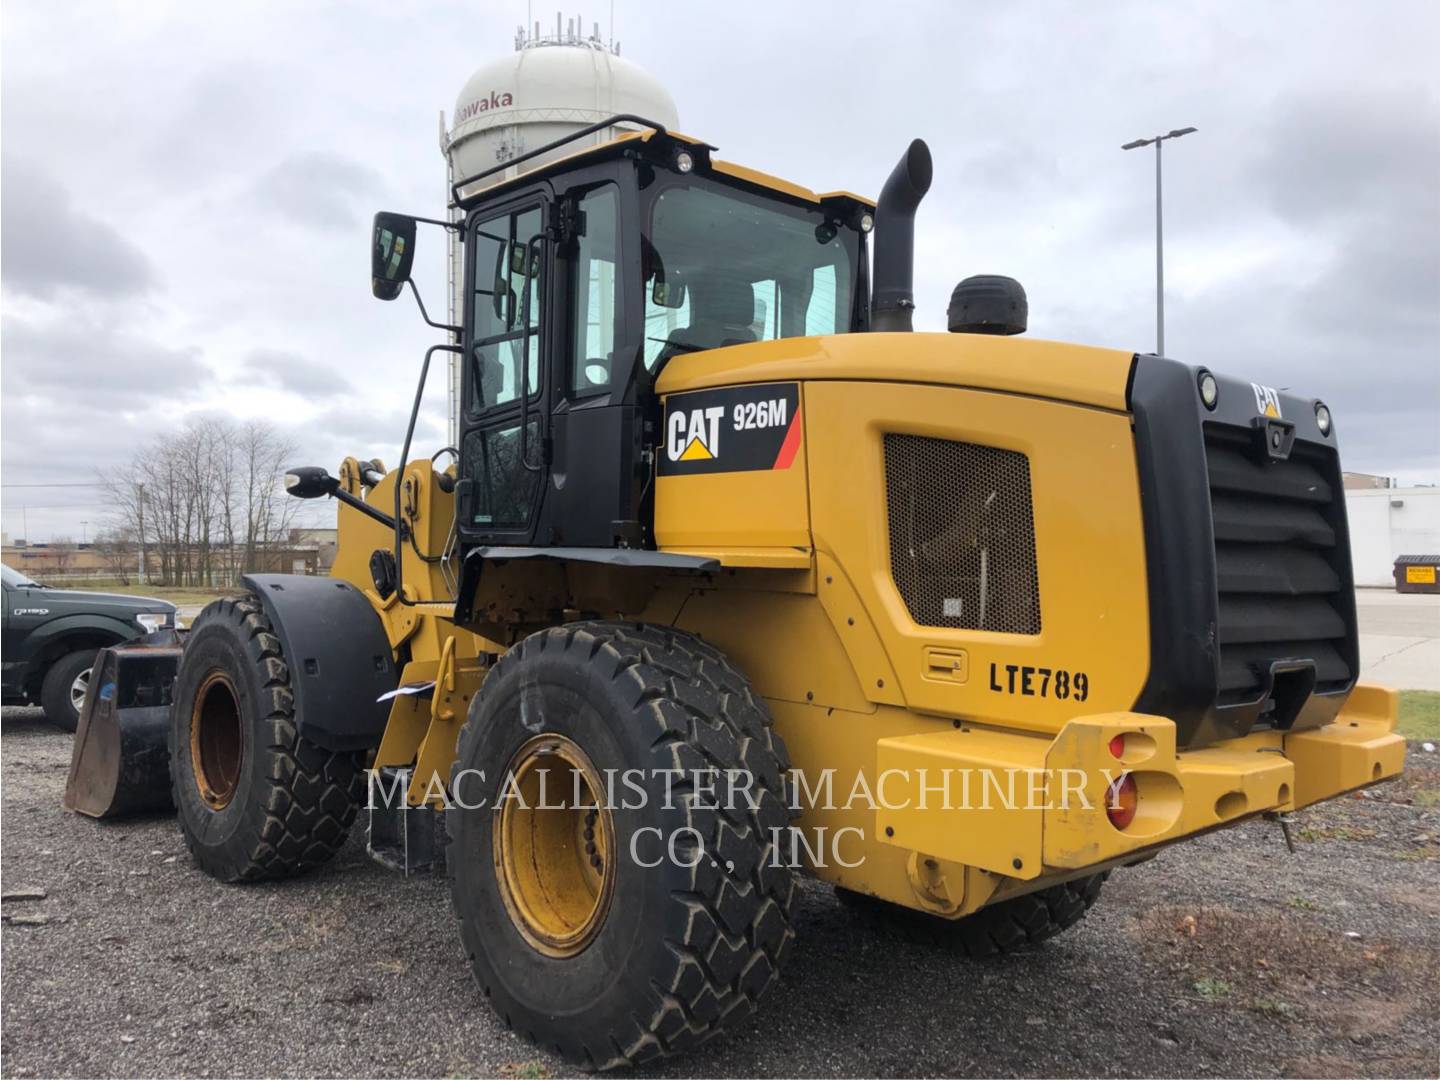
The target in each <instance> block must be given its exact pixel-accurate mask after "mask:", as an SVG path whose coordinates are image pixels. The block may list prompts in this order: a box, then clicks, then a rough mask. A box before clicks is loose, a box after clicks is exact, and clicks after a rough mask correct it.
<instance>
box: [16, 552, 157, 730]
mask: <svg viewBox="0 0 1440 1080" xmlns="http://www.w3.org/2000/svg"><path fill="white" fill-rule="evenodd" d="M0 582H3V586H4V602H5V613H4V631H3V635H4V636H3V656H4V659H3V664H0V667H3V679H0V700H3V702H4V704H6V705H37V704H38V705H41V706H43V707H44V709H45V715H46V717H47V718H48V719H49V720H50V722H51V723H53V724H55V725H56V726H58V727H61V728H64V729H65V730H66V731H74V730H75V727H76V725H77V724H78V723H79V720H80V707H81V706H82V705H84V703H85V692H86V690H87V689H88V687H89V683H90V667H91V664H92V663H93V662H94V660H95V651H96V650H97V649H101V648H104V647H105V646H106V645H118V644H119V643H120V642H122V641H129V640H131V639H132V638H137V637H139V636H140V635H141V634H148V633H150V632H151V631H154V630H163V629H165V628H167V627H174V626H175V625H176V618H175V605H174V604H171V603H169V602H168V601H165V600H155V599H152V598H150V597H146V596H120V595H115V594H112V593H97V592H81V591H78V590H73V589H56V588H52V587H51V586H49V585H42V584H40V583H39V582H38V581H33V580H32V579H30V578H28V577H26V576H25V575H24V574H22V573H20V572H19V571H18V570H15V569H14V568H13V567H9V566H6V567H3V568H0Z"/></svg>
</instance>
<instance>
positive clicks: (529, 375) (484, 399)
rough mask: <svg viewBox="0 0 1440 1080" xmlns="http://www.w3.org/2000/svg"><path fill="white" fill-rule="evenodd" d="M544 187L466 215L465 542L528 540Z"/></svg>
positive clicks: (538, 471) (538, 458) (544, 367)
mask: <svg viewBox="0 0 1440 1080" xmlns="http://www.w3.org/2000/svg"><path fill="white" fill-rule="evenodd" d="M549 208H550V200H549V197H548V194H547V192H546V191H543V190H538V189H537V190H534V191H531V192H528V193H525V194H523V195H520V196H517V197H516V198H515V199H512V200H509V201H507V202H506V203H505V204H503V205H502V206H500V207H497V208H494V209H488V210H482V211H477V212H476V213H475V214H474V215H472V217H471V219H470V223H469V227H468V232H467V236H466V259H467V276H466V297H467V300H468V304H467V309H466V312H465V322H464V326H465V375H464V379H463V397H464V403H463V405H462V412H461V430H462V436H461V445H460V470H461V487H460V489H459V496H460V498H459V505H458V508H457V513H458V517H459V527H460V531H461V533H462V534H463V535H464V538H465V539H466V540H467V541H468V542H470V543H477V542H478V543H492V544H522V543H528V542H529V541H530V539H531V538H532V537H533V535H534V532H535V526H536V522H537V520H538V518H539V502H540V499H541V497H542V496H543V494H544V491H545V484H544V483H542V479H543V477H544V476H545V475H546V473H547V470H548V464H549V463H548V461H547V452H548V451H547V447H548V436H549V417H548V415H547V410H546V409H545V407H544V403H545V401H546V394H547V392H548V387H547V383H548V381H549V377H548V368H549V366H550V365H549V364H547V363H546V362H545V361H546V350H547V349H548V348H550V347H551V341H550V338H551V337H552V335H551V334H549V333H547V332H546V327H547V326H548V325H550V322H551V320H550V317H549V316H550V312H549V305H550V303H551V297H550V291H551V290H550V289H549V288H548V285H547V279H548V277H549V267H550V262H551V256H552V253H551V250H550V242H549V240H548V238H547V237H546V235H545V224H546V221H547V216H548V213H549Z"/></svg>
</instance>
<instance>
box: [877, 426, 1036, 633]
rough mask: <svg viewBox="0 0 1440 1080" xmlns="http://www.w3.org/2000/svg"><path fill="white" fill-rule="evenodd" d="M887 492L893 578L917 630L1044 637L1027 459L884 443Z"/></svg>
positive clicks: (892, 438)
mask: <svg viewBox="0 0 1440 1080" xmlns="http://www.w3.org/2000/svg"><path fill="white" fill-rule="evenodd" d="M885 487H886V506H887V509H888V513H889V520H890V570H891V573H892V575H893V576H894V578H895V585H896V588H898V589H899V590H900V595H901V597H902V598H903V599H904V601H905V606H906V608H907V609H909V612H910V617H911V618H912V619H914V620H915V622H916V623H917V624H918V625H920V626H941V627H949V628H951V629H957V630H994V631H997V632H1000V633H1009V634H1038V633H1039V632H1040V582H1039V575H1038V573H1037V571H1036V566H1035V512H1034V507H1033V506H1032V505H1031V499H1030V459H1029V458H1027V457H1026V456H1025V455H1024V454H1021V453H1017V452H1016V451H1013V450H999V449H996V448H995V447H993V446H979V445H977V444H975V443H965V442H954V441H951V440H949V439H931V438H926V437H923V436H919V435H886V436H885Z"/></svg>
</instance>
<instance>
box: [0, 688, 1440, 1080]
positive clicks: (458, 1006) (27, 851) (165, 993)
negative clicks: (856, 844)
mask: <svg viewBox="0 0 1440 1080" xmlns="http://www.w3.org/2000/svg"><path fill="white" fill-rule="evenodd" d="M68 762H69V739H68V737H67V736H65V735H63V734H61V733H60V732H58V731H56V730H55V729H53V728H51V727H48V726H47V725H46V724H45V723H44V721H43V719H42V718H41V717H40V714H39V713H38V712H37V711H34V710H20V709H6V710H4V714H3V726H0V778H3V787H4V793H3V837H4V840H3V857H0V879H3V888H4V891H5V892H6V893H7V894H9V893H11V892H15V891H20V890H23V889H43V890H44V893H45V898H44V899H30V900H25V899H6V900H4V901H3V913H4V915H5V917H6V921H5V924H4V926H3V929H0V935H3V937H0V946H3V950H0V953H3V955H0V978H3V984H0V990H3V1003H0V1016H3V1029H0V1073H3V1074H4V1075H5V1076H15V1077H20V1076H137V1075H138V1076H145V1075H177V1074H183V1075H192V1076H210V1075H217V1076H218V1075H234V1076H261V1075H267V1076H313V1075H326V1076H337V1075H350V1076H399V1075H409V1076H460V1075H479V1074H488V1075H501V1076H509V1077H544V1076H549V1075H552V1074H560V1073H563V1072H566V1071H567V1070H566V1067H565V1066H564V1064H563V1063H561V1062H559V1061H556V1060H554V1059H553V1058H550V1057H548V1056H546V1055H544V1054H542V1053H540V1052H538V1051H536V1050H535V1049H534V1048H532V1047H531V1046H529V1045H528V1044H526V1043H525V1042H523V1041H522V1040H521V1039H519V1038H517V1037H515V1036H513V1035H511V1034H510V1033H509V1032H508V1031H506V1030H505V1028H504V1026H503V1024H501V1023H500V1021H499V1020H497V1019H496V1017H495V1016H494V1015H493V1014H492V1013H491V1012H490V1010H489V1009H488V1008H487V1007H486V1005H485V1003H484V1001H483V999H482V998H481V996H480V994H479V992H478V991H477V990H476V988H475V987H474V985H473V983H472V982H471V980H470V976H469V972H468V971H467V969H466V966H465V963H464V960H463V958H462V957H461V955H460V949H459V945H458V939H457V935H456V931H455V928H454V926H453V924H452V919H451V915H450V910H449V902H448V895H447V890H446V885H445V883H444V881H443V880H440V879H437V878H435V877H432V876H429V875H422V876H416V877H412V878H410V879H408V880H407V879H404V878H401V877H399V876H396V875H395V874H393V873H391V872H390V871H387V870H384V869H382V868H381V867H380V866H378V865H377V864H374V863H372V862H371V861H370V860H369V859H368V858H367V857H366V855H365V852H364V848H363V842H362V841H363V838H362V837H361V836H360V835H359V830H357V833H356V835H354V836H353V837H352V840H351V843H350V845H349V846H348V848H347V849H346V850H345V851H344V852H343V854H342V855H341V857H340V858H339V859H337V860H336V861H335V862H334V863H333V864H332V865H331V866H329V867H327V868H325V869H324V870H323V871H322V872H319V873H315V874H313V875H311V876H309V877H306V878H303V879H300V880H296V881H290V882H284V883H280V884H271V885H262V886H250V887H226V886H221V885H217V884H215V883H214V882H212V881H211V880H210V879H208V878H207V877H205V876H204V875H203V874H201V873H200V872H199V871H197V870H196V869H194V868H193V867H192V866H191V865H190V863H189V859H188V856H186V854H185V853H184V849H183V846H182V844H181V841H180V837H179V834H178V831H177V829H176V826H175V823H174V821H173V820H172V819H171V818H168V817H154V818H148V819H141V820H138V821H128V822H124V823H120V824H105V823H97V822H94V821H90V820H87V819H84V818H79V817H76V816H74V815H70V814H67V813H65V812H63V811H62V810H61V809H60V796H61V791H62V789H63V786H64V781H65V773H66V768H67V766H68ZM1294 835H1295V841H1296V846H1297V848H1298V853H1297V854H1295V855H1293V856H1292V855H1290V854H1288V853H1287V851H1286V848H1285V845H1284V843H1283V840H1282V838H1281V835H1280V832H1279V829H1278V826H1276V825H1274V824H1269V823H1265V822H1261V821H1250V822H1246V823H1243V824H1241V825H1239V826H1237V827H1235V828H1233V829H1230V830H1227V831H1224V832H1220V833H1215V834H1212V835H1209V836H1206V837H1203V838H1201V839H1199V840H1196V841H1194V842H1192V843H1189V844H1186V845H1181V846H1179V847H1177V848H1174V849H1172V850H1169V851H1166V852H1164V853H1162V854H1161V855H1160V856H1159V857H1158V858H1156V859H1154V860H1152V861H1151V862H1148V863H1146V864H1144V865H1142V866H1139V867H1136V868H1133V869H1130V870H1124V871H1120V872H1118V873H1117V874H1115V875H1114V876H1113V877H1112V878H1111V880H1110V882H1109V884H1108V885H1107V886H1106V888H1105V892H1104V894H1103V895H1102V896H1101V899H1100V902H1099V904H1098V905H1097V906H1096V908H1095V909H1094V911H1093V912H1092V913H1091V915H1090V917H1089V918H1087V919H1086V920H1085V921H1084V922H1083V923H1082V924H1081V925H1080V926H1079V927H1077V928H1076V929H1075V930H1073V931H1071V932H1070V933H1068V934H1065V935H1063V936H1062V937H1060V938H1058V939H1056V940H1054V941H1052V942H1050V943H1049V944H1048V945H1046V946H1045V947H1043V948H1041V949H1038V950H1036V951H1034V952H1032V953H1028V954H1023V955H1020V956H1014V957H1011V958H1008V959H1004V960H1000V961H994V962H990V961H987V962H973V961H967V960H965V959H962V958H960V957H958V956H953V955H949V954H947V953H941V952H935V951H933V950H927V949H925V948H922V947H920V946H918V945H913V944H908V943H904V942H901V941H897V940H893V939H890V938H887V937H885V936H882V935H877V934H876V933H875V932H873V931H872V930H870V929H867V928H866V926H865V925H864V924H862V923H861V922H860V921H859V920H858V919H857V917H856V916H855V915H853V914H852V913H851V912H850V911H849V909H847V908H845V907H842V906H841V905H840V904H839V903H838V902H837V901H836V900H835V898H834V896H833V895H832V894H831V892H830V891H829V890H828V889H826V888H823V887H820V886H818V885H809V886H807V887H806V888H805V889H804V891H803V892H802V895H801V898H800V902H799V910H798V923H799V930H800V940H799V943H798V947H797V948H796V949H795V951H794V953H793V955H792V962H791V964H790V966H789V968H788V969H787V972H786V976H785V979H784V980H783V982H782V984H781V986H780V987H779V988H778V990H777V991H776V992H775V993H773V994H772V995H771V996H770V997H769V998H767V1000H766V1001H765V1002H764V1003H763V1005H762V1008H761V1011H760V1015H759V1016H758V1017H756V1018H754V1019H753V1020H751V1021H749V1022H747V1023H745V1024H743V1025H741V1026H740V1027H739V1028H738V1029H736V1030H734V1031H732V1032H730V1033H729V1034H727V1035H726V1036H723V1037H722V1038H720V1039H718V1040H716V1041H714V1042H713V1043H711V1044H710V1045H708V1046H707V1047H705V1048H704V1049H703V1050H702V1051H701V1052H699V1053H694V1054H690V1055H689V1056H687V1057H683V1058H679V1059H677V1060H675V1061H673V1062H668V1063H666V1064H665V1065H664V1066H663V1067H662V1068H660V1069H656V1070H651V1071H649V1072H647V1073H646V1074H644V1075H666V1076H688V1075H711V1076H866V1075H872V1076H873V1075H877V1074H878V1075H896V1076H908V1075H923V1074H928V1075H953V1076H985V1075H993V1076H1072V1075H1074V1076H1081V1075H1114V1076H1196V1075H1200V1076H1203V1075H1219V1076H1356V1075H1358V1076H1435V1075H1437V1074H1440V1051H1437V1047H1440V1000H1437V999H1440V933H1437V931H1440V754H1433V753H1430V754H1427V753H1425V752H1423V751H1422V750H1420V749H1419V748H1417V747H1412V750H1411V754H1410V761H1409V773H1408V775H1407V776H1406V777H1405V778H1404V779H1403V780H1401V781H1398V782H1395V783H1392V784H1388V785H1385V786H1383V787H1381V788H1379V789H1376V790H1375V791H1373V792H1370V793H1367V794H1366V795H1365V796H1363V797H1359V796H1351V797H1348V798H1345V799H1342V800H1338V801H1336V802H1333V803H1331V804H1328V805H1326V806H1323V807H1319V808H1315V809H1312V810H1310V811H1305V812H1302V813H1300V814H1297V815H1296V816H1295V819H1294Z"/></svg>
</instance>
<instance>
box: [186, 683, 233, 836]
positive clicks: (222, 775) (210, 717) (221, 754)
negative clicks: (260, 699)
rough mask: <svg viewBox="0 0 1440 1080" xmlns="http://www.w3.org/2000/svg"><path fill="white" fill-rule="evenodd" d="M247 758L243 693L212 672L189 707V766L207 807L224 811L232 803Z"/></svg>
mask: <svg viewBox="0 0 1440 1080" xmlns="http://www.w3.org/2000/svg"><path fill="white" fill-rule="evenodd" d="M244 760H245V737H244V734H243V733H242V732H241V720H240V695H239V694H237V693H236V692H235V684H234V683H233V682H231V681H230V677H229V676H228V675H226V674H225V673H224V672H220V671H214V672H211V673H210V675H208V676H207V677H206V679H205V681H204V682H203V683H201V684H200V689H199V690H198V691H196V693H195V704H194V706H193V707H192V708H191V710H190V765H191V768H192V769H193V770H194V773H195V783H196V786H197V787H198V788H199V789H200V798H201V799H203V800H204V801H205V805H206V806H208V807H210V809H212V810H223V809H225V807H227V806H229V805H230V800H231V799H233V798H234V797H235V789H236V788H237V787H238V786H239V784H240V767H241V765H242V764H243V763H244Z"/></svg>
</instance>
